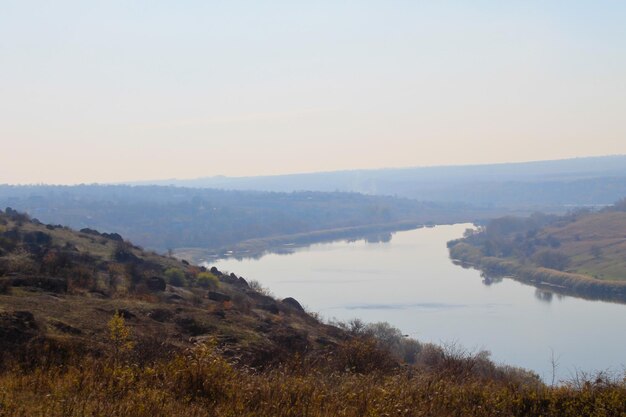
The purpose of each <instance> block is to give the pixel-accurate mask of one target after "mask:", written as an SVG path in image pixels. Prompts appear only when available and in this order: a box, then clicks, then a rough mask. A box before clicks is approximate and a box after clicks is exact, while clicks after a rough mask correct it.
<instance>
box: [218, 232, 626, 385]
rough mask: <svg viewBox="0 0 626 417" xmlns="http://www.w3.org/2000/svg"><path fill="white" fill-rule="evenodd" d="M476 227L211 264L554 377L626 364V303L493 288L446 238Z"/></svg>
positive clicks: (324, 308) (511, 286) (337, 312)
mask: <svg viewBox="0 0 626 417" xmlns="http://www.w3.org/2000/svg"><path fill="white" fill-rule="evenodd" d="M468 227H471V225H467V224H465V225H453V226H437V227H434V228H424V229H417V230H411V231H407V232H398V233H396V234H394V235H393V238H392V239H391V241H389V242H384V243H369V242H365V241H358V242H351V243H348V242H335V243H327V244H317V245H313V246H310V247H307V248H301V249H296V251H295V253H293V254H289V255H277V254H270V255H266V256H264V257H262V258H261V259H258V260H253V259H247V260H242V261H237V260H234V259H226V260H220V261H216V262H215V263H214V264H215V265H216V266H217V267H218V268H219V269H220V270H226V271H230V272H235V273H236V274H238V275H242V276H244V277H245V278H247V279H255V280H257V281H259V282H261V283H262V284H263V285H264V286H266V287H269V288H270V289H271V291H272V292H273V293H274V294H275V295H276V296H278V297H281V298H282V297H288V296H291V297H294V298H296V299H297V300H299V301H300V302H301V303H302V304H303V305H304V306H306V307H307V308H308V309H309V310H312V311H317V312H319V313H320V314H321V315H322V316H324V317H326V318H337V319H340V320H348V319H351V318H355V317H358V318H361V319H363V320H366V321H370V322H375V321H387V322H389V323H391V324H393V325H394V326H396V327H399V328H400V329H402V331H403V332H405V333H406V334H409V335H410V336H411V337H414V338H417V339H418V340H421V341H429V342H435V343H449V342H456V343H459V344H461V345H463V346H464V347H466V348H468V349H472V350H476V349H487V350H489V351H491V352H492V358H493V359H494V360H495V361H497V362H503V363H506V364H510V365H517V366H522V367H525V368H528V369H532V370H534V371H536V372H537V373H538V374H539V375H541V376H542V377H543V378H544V379H545V380H548V381H549V380H550V379H551V378H552V370H551V369H552V368H551V364H550V357H551V351H554V355H555V357H558V358H559V359H558V361H559V368H558V378H568V377H570V376H572V375H573V374H574V372H576V371H577V370H582V371H594V370H605V369H608V368H610V369H612V370H613V371H618V372H619V371H621V370H623V367H624V365H625V364H626V332H625V330H626V305H622V304H613V303H606V302H600V301H587V300H582V299H577V298H572V297H562V296H558V295H556V294H554V295H553V294H551V293H546V292H543V291H539V290H537V289H535V288H534V287H531V286H527V285H524V284H521V283H518V282H516V281H513V280H511V279H504V280H502V281H501V282H496V283H492V284H490V285H486V284H485V283H484V280H483V278H481V276H480V273H479V272H478V271H476V270H473V269H463V268H461V267H459V266H457V265H454V264H453V263H452V262H451V261H450V259H449V257H448V250H447V248H446V242H447V241H449V240H452V239H456V238H458V237H460V236H461V235H462V234H463V231H464V230H465V229H467V228H468Z"/></svg>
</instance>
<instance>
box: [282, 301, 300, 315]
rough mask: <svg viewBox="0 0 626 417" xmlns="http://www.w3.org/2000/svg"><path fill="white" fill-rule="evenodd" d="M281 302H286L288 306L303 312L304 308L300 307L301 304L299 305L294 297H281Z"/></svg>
mask: <svg viewBox="0 0 626 417" xmlns="http://www.w3.org/2000/svg"><path fill="white" fill-rule="evenodd" d="M282 302H283V303H284V304H287V305H288V306H289V307H291V308H293V309H294V310H297V311H301V312H303V313H304V308H302V306H301V305H300V303H299V302H298V300H296V299H295V298H293V297H287V298H285V299H283V301H282Z"/></svg>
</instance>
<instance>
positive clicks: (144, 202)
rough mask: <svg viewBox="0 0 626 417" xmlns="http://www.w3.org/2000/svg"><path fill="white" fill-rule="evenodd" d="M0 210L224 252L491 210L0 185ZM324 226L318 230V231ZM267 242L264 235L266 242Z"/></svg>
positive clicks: (141, 240)
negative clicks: (236, 247)
mask: <svg viewBox="0 0 626 417" xmlns="http://www.w3.org/2000/svg"><path fill="white" fill-rule="evenodd" d="M0 207H12V208H14V209H17V210H20V211H24V212H26V213H28V214H29V215H31V216H33V217H35V218H38V219H39V220H41V221H43V222H46V223H55V224H64V225H69V226H71V227H74V228H77V229H82V228H85V227H89V228H95V229H98V230H101V231H104V232H117V233H120V234H122V235H123V236H124V237H126V238H128V239H131V240H132V241H133V242H136V243H137V244H140V245H142V246H144V247H146V248H150V249H155V250H159V251H166V250H168V249H176V248H202V249H213V250H217V249H224V248H230V247H231V246H233V245H237V244H239V243H241V242H244V241H250V240H254V241H255V245H257V246H259V245H261V246H262V244H263V243H262V239H268V238H276V237H280V238H281V239H283V240H284V239H285V238H288V237H289V236H291V235H294V236H297V238H298V239H299V240H300V241H303V240H306V235H307V234H310V239H316V238H321V239H323V238H324V236H334V237H337V236H342V235H343V236H348V235H350V234H351V233H352V234H355V233H356V234H363V233H364V231H363V230H361V229H363V228H365V229H366V230H371V228H372V226H377V230H378V231H380V230H387V231H393V230H395V229H397V228H404V227H406V222H413V224H420V223H451V222H463V221H474V220H475V219H480V218H485V217H489V216H490V215H493V213H491V211H490V210H484V209H474V208H471V207H467V206H466V205H459V204H450V203H429V202H418V201H415V200H410V199H405V198H394V197H389V196H365V195H361V194H357V193H339V192H332V193H322V192H294V193H277V192H258V191H225V190H212V189H194V188H182V187H171V186H127V185H109V186H105V185H80V186H45V185H39V186H10V185H4V186H3V185H0ZM320 231H325V233H323V234H320V233H318V232H320ZM268 242H269V240H268Z"/></svg>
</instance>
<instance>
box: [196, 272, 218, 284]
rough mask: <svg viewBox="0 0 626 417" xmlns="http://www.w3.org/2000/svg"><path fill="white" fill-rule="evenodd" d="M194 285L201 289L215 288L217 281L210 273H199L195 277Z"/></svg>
mask: <svg viewBox="0 0 626 417" xmlns="http://www.w3.org/2000/svg"><path fill="white" fill-rule="evenodd" d="M196 283H197V284H198V286H200V287H202V288H217V287H218V286H219V280H218V279H217V277H216V276H215V275H213V274H212V273H210V272H200V273H199V274H198V275H196Z"/></svg>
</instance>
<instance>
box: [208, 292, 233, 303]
mask: <svg viewBox="0 0 626 417" xmlns="http://www.w3.org/2000/svg"><path fill="white" fill-rule="evenodd" d="M209 300H213V301H220V302H223V301H230V295H227V294H223V293H221V292H217V291H209Z"/></svg>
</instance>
